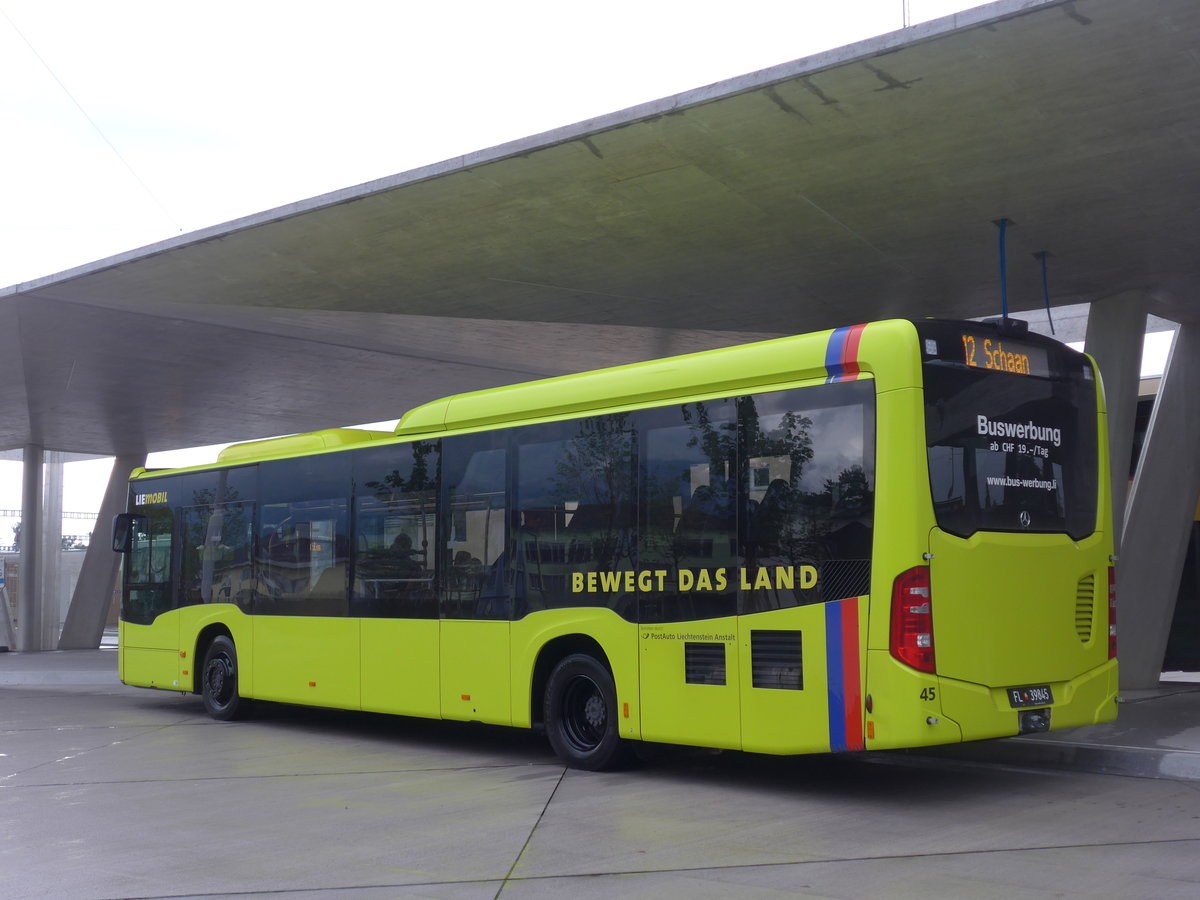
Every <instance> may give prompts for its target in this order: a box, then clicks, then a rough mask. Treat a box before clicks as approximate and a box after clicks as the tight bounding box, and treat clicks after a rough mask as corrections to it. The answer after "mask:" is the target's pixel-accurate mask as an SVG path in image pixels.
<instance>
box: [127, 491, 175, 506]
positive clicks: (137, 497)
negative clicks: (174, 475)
mask: <svg viewBox="0 0 1200 900" xmlns="http://www.w3.org/2000/svg"><path fill="white" fill-rule="evenodd" d="M166 502H167V492H166V491H155V492H154V493H153V494H134V495H133V505H134V506H156V505H157V504H159V503H166Z"/></svg>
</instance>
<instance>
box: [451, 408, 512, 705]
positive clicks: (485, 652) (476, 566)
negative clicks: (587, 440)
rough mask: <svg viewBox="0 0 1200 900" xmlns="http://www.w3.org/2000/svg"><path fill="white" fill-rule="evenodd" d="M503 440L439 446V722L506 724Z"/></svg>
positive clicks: (461, 440) (498, 435) (501, 435)
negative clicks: (441, 533)
mask: <svg viewBox="0 0 1200 900" xmlns="http://www.w3.org/2000/svg"><path fill="white" fill-rule="evenodd" d="M506 440H507V439H506V433H505V432H502V431H500V432H483V433H480V434H471V435H463V436H460V437H457V438H447V439H446V440H445V441H444V442H443V444H442V454H443V455H442V466H443V468H442V471H443V490H444V492H445V493H444V504H445V505H444V507H443V508H444V509H446V510H448V511H449V515H447V516H445V517H444V525H443V527H444V528H446V529H447V531H446V533H445V535H444V540H443V541H442V542H441V546H442V547H443V548H444V551H443V555H442V585H441V620H442V621H441V641H440V648H441V649H440V654H439V659H440V682H441V688H440V692H441V715H442V717H443V718H446V719H458V720H462V721H470V722H487V723H490V724H494V725H510V724H512V702H511V697H510V693H511V691H510V683H511V680H512V679H511V675H510V672H509V659H510V656H511V654H510V649H509V641H510V637H509V631H510V627H511V623H510V615H511V612H510V611H511V601H510V597H509V582H510V580H511V579H510V577H509V571H510V568H511V563H512V560H511V552H510V548H509V547H508V545H507V542H508V511H509V506H508V502H507V499H506V498H507V497H508V490H507V477H508V474H507V470H508V465H507V460H508V452H507V447H506Z"/></svg>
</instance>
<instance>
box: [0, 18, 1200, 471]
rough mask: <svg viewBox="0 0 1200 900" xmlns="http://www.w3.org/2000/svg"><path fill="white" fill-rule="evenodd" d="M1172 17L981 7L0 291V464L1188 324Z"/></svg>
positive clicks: (1186, 135) (1187, 241) (1197, 171)
mask: <svg viewBox="0 0 1200 900" xmlns="http://www.w3.org/2000/svg"><path fill="white" fill-rule="evenodd" d="M1198 44H1200V5H1198V4H1196V3H1194V2H1193V0H1143V2H1139V3H1136V4H1135V3H1130V2H1128V0H1074V2H1059V0H1003V2H998V3H993V4H990V5H988V6H985V7H980V8H977V9H975V10H970V11H968V12H965V13H959V14H957V15H955V16H950V17H947V18H944V19H940V20H937V21H935V22H931V23H927V24H925V25H921V26H917V27H914V28H910V29H907V30H905V31H903V32H897V33H894V34H890V35H884V36H882V37H880V38H876V39H872V40H869V41H865V42H862V43H859V44H855V45H852V46H850V47H846V48H842V49H840V50H836V51H832V52H829V53H824V54H820V55H817V56H814V57H809V58H806V59H802V60H798V61H796V62H793V63H788V64H785V65H782V66H777V67H774V68H772V69H768V70H764V71H761V72H756V73H753V74H750V75H746V76H743V77H740V78H737V79H733V80H731V81H727V82H722V83H720V84H716V85H712V86H709V87H706V88H702V89H699V90H696V91H692V92H689V93H687V94H683V95H679V96H676V97H670V98H666V99H664V100H661V101H656V102H654V103H650V104H645V105H643V106H640V107H636V108H633V109H630V110H625V111H623V112H620V113H615V114H613V115H610V116H606V117H603V118H600V119H597V120H592V121H588V122H583V123H579V124H577V125H573V126H570V127H567V128H563V129H559V130H557V131H554V132H550V133H547V134H543V135H537V136H534V137H531V138H528V139H525V140H522V141H518V142H514V143H512V144H507V145H503V146H501V147H497V148H493V149H491V150H485V151H481V152H479V153H474V154H471V155H468V156H464V157H460V158H456V159H452V160H448V161H446V162H444V163H441V164H438V165H434V166H429V167H426V168H423V169H419V170H416V171H413V172H407V173H403V174H400V175H397V176H394V177H391V178H387V179H383V180H380V181H377V182H372V183H369V184H366V185H362V186H359V187H355V188H349V189H346V190H344V191H339V192H336V193H334V194H329V195H325V196H322V197H317V198H314V199H312V200H308V201H304V202H301V203H297V204H294V205H291V206H288V207H284V208H280V209H276V210H271V211H268V212H265V213H262V214H260V215H256V216H252V217H249V218H246V219H241V220H238V221H235V222H232V223H228V224H227V225H223V226H219V227H216V228H212V229H207V230H204V231H201V232H196V233H194V234H190V235H185V236H183V237H180V238H178V239H173V240H170V241H166V242H163V243H160V244H156V245H152V246H150V247H146V248H143V249H141V250H137V251H133V252H131V253H127V254H123V255H120V256H116V257H112V258H109V259H106V260H101V261H99V262H96V263H92V264H90V265H87V266H83V267H81V268H78V269H74V270H71V271H68V272H65V273H62V274H59V275H55V276H52V277H49V278H46V279H42V280H39V281H35V282H30V283H27V284H23V285H17V286H15V287H13V288H9V289H6V290H3V291H0V379H2V380H0V410H3V412H4V415H3V418H2V419H0V448H3V447H14V446H19V445H23V444H27V443H36V444H40V445H42V446H46V447H48V448H53V449H63V450H74V451H85V452H96V453H129V452H138V451H141V450H155V449H167V448H172V447H179V446H190V445H196V444H207V443H215V442H222V441H229V440H240V439H250V438H255V437H261V436H265V435H269V434H278V433H284V432H290V431H297V430H305V429H309V428H317V427H326V426H332V425H338V424H348V423H354V422H363V421H375V420H381V419H387V418H395V417H397V416H399V415H400V414H401V413H402V412H403V411H404V410H406V409H408V408H409V407H411V406H413V405H416V404H418V403H421V402H424V401H426V400H429V399H432V398H434V397H437V396H441V395H444V394H447V393H453V392H456V391H460V390H469V389H474V388H481V387H488V386H492V385H496V384H502V383H508V382H513V381H520V380H525V379H528V378H534V377H541V376H545V375H552V374H558V373H563V372H569V371H578V370H582V369H587V368H594V367H597V366H601V365H607V364H614V363H620V362H628V361H632V360H635V359H644V358H649V357H653V356H660V355H665V354H669V353H676V352H686V351H690V350H695V349H702V348H705V347H712V346H719V345H724V344H729V343H738V342H741V341H745V340H751V339H755V338H757V337H763V336H768V335H772V334H783V333H790V332H799V331H807V330H813V329H818V328H825V327H831V326H834V325H839V324H846V323H850V322H855V321H863V320H868V319H878V318H883V317H887V316H893V315H897V316H925V315H936V316H952V317H970V316H980V315H986V314H990V313H994V312H998V311H999V304H1000V301H999V286H998V282H999V278H998V268H997V228H996V226H995V225H994V224H993V222H994V220H997V219H999V218H1001V217H1006V218H1008V219H1009V220H1010V221H1011V222H1012V223H1013V224H1012V226H1011V227H1010V229H1009V231H1008V280H1009V303H1010V307H1011V308H1013V309H1021V308H1030V307H1035V306H1038V305H1040V303H1041V297H1042V288H1041V270H1040V264H1039V262H1038V260H1037V259H1036V258H1035V254H1037V253H1040V252H1043V251H1044V252H1047V253H1049V254H1050V256H1049V276H1050V277H1049V282H1050V289H1051V297H1052V302H1053V303H1055V304H1066V303H1074V302H1078V301H1081V300H1091V299H1096V298H1101V297H1105V296H1109V295H1114V294H1119V293H1122V292H1126V291H1136V292H1141V293H1143V294H1144V295H1146V296H1148V297H1149V298H1150V301H1151V311H1152V312H1153V313H1155V314H1157V315H1161V316H1164V317H1166V318H1170V319H1174V320H1176V321H1193V322H1194V321H1196V320H1197V316H1198V312H1200V305H1198V304H1197V302H1196V299H1195V297H1196V287H1197V286H1196V281H1197V276H1198V274H1200V273H1198V269H1200V264H1198V263H1197V257H1196V253H1195V249H1194V244H1195V235H1196V233H1197V230H1198V226H1200V211H1198V206H1197V203H1196V197H1197V196H1198V195H1200V167H1198V166H1197V165H1196V149H1195V148H1196V147H1197V146H1198V145H1200V63H1198V61H1197V59H1198V58H1197V55H1196V52H1195V47H1196V46H1197V45H1198Z"/></svg>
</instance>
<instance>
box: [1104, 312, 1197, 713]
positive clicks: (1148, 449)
mask: <svg viewBox="0 0 1200 900" xmlns="http://www.w3.org/2000/svg"><path fill="white" fill-rule="evenodd" d="M1198 449H1200V326H1197V325H1181V326H1180V328H1179V331H1178V332H1177V333H1176V335H1175V343H1174V345H1173V346H1172V348H1171V355H1170V357H1169V359H1168V360H1167V367H1166V371H1164V372H1163V379H1162V384H1161V386H1160V387H1159V391H1158V399H1157V400H1156V401H1155V404H1154V413H1153V414H1152V415H1151V417H1150V428H1149V430H1148V431H1147V432H1146V441H1145V445H1144V447H1143V449H1142V455H1141V458H1140V460H1139V461H1138V467H1137V474H1136V475H1135V476H1134V480H1133V488H1132V489H1131V491H1130V495H1129V503H1128V512H1127V514H1126V516H1125V527H1124V531H1123V532H1122V534H1121V563H1120V565H1119V566H1118V569H1117V571H1118V573H1119V574H1118V581H1117V636H1118V646H1119V648H1120V659H1121V687H1122V689H1125V690H1130V689H1147V688H1153V687H1156V686H1157V685H1158V681H1159V676H1160V675H1161V672H1162V661H1163V655H1164V654H1165V653H1166V648H1167V638H1168V637H1169V635H1170V631H1171V620H1172V617H1173V614H1174V611H1175V600H1176V597H1177V596H1178V593H1179V580H1180V577H1181V575H1182V573H1183V563H1184V557H1185V554H1186V553H1187V544H1188V540H1189V538H1190V536H1191V523H1192V521H1193V518H1194V516H1195V511H1196V500H1197V497H1198V496H1200V466H1198V465H1197V464H1196V454H1197V450H1198Z"/></svg>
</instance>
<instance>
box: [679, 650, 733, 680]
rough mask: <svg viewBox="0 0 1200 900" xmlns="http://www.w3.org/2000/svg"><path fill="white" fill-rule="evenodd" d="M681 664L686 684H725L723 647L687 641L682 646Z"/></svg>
mask: <svg viewBox="0 0 1200 900" xmlns="http://www.w3.org/2000/svg"><path fill="white" fill-rule="evenodd" d="M683 664H684V669H685V679H684V680H686V681H687V683H688V684H724V683H725V645H724V644H712V643H703V644H702V643H697V642H692V641H689V642H687V643H686V644H684V645H683Z"/></svg>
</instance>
